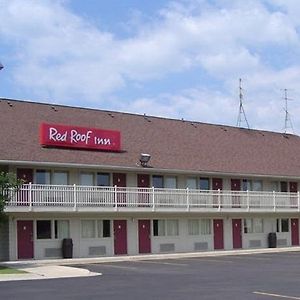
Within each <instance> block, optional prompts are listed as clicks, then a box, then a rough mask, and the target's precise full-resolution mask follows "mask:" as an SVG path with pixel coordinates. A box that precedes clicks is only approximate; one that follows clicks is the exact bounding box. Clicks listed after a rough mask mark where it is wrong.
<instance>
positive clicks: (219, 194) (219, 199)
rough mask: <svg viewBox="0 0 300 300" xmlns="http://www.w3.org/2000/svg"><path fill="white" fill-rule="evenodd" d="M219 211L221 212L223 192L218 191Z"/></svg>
mask: <svg viewBox="0 0 300 300" xmlns="http://www.w3.org/2000/svg"><path fill="white" fill-rule="evenodd" d="M218 211H221V190H220V189H218Z"/></svg>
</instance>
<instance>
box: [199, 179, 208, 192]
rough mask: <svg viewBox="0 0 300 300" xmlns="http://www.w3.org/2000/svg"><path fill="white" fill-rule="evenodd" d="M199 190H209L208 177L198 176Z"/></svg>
mask: <svg viewBox="0 0 300 300" xmlns="http://www.w3.org/2000/svg"><path fill="white" fill-rule="evenodd" d="M199 185H200V190H209V178H200V182H199Z"/></svg>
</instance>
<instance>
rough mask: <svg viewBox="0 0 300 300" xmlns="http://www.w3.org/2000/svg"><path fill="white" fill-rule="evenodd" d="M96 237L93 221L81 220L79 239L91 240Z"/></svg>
mask: <svg viewBox="0 0 300 300" xmlns="http://www.w3.org/2000/svg"><path fill="white" fill-rule="evenodd" d="M95 236H96V230H95V221H94V220H82V221H81V237H82V238H84V239H92V238H95Z"/></svg>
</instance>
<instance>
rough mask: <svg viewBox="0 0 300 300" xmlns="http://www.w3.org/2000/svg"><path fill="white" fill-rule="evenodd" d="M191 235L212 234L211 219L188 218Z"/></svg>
mask: <svg viewBox="0 0 300 300" xmlns="http://www.w3.org/2000/svg"><path fill="white" fill-rule="evenodd" d="M188 232H189V235H208V234H211V221H210V219H200V220H196V219H195V220H188Z"/></svg>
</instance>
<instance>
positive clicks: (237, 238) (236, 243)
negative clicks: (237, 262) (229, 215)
mask: <svg viewBox="0 0 300 300" xmlns="http://www.w3.org/2000/svg"><path fill="white" fill-rule="evenodd" d="M232 242H233V249H241V248H243V246H242V220H241V219H232Z"/></svg>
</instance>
